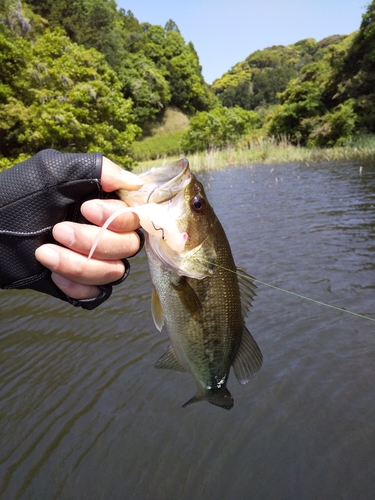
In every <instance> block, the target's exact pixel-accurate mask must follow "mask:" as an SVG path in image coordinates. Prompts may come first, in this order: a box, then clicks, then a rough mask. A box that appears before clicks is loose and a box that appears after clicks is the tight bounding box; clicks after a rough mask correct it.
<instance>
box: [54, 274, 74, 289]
mask: <svg viewBox="0 0 375 500" xmlns="http://www.w3.org/2000/svg"><path fill="white" fill-rule="evenodd" d="M51 278H52V281H53V282H54V283H55V285H57V286H58V287H59V288H68V286H69V285H70V284H71V280H68V279H67V278H64V276H61V274H56V273H52V274H51Z"/></svg>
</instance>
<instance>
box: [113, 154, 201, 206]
mask: <svg viewBox="0 0 375 500" xmlns="http://www.w3.org/2000/svg"><path fill="white" fill-rule="evenodd" d="M139 177H140V178H141V179H142V180H143V182H144V185H143V187H142V188H141V189H139V190H138V191H124V190H119V191H118V195H119V196H120V198H121V199H122V200H123V201H125V202H126V203H127V204H128V205H130V206H132V207H135V206H138V205H144V204H146V203H158V204H160V203H165V202H168V201H170V200H171V199H172V198H174V196H176V194H178V193H180V192H181V191H183V190H184V189H185V188H186V186H187V185H188V184H189V182H190V180H191V172H190V168H189V162H188V160H187V159H186V158H182V159H181V160H178V161H174V162H171V163H166V164H165V165H163V166H162V167H157V168H152V169H151V170H149V171H148V172H145V173H143V174H140V175H139Z"/></svg>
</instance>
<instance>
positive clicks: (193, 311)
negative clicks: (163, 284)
mask: <svg viewBox="0 0 375 500" xmlns="http://www.w3.org/2000/svg"><path fill="white" fill-rule="evenodd" d="M171 285H172V287H173V288H174V289H175V290H176V292H177V295H178V297H179V299H180V301H181V303H182V305H183V306H184V308H185V309H186V310H187V311H188V313H189V314H190V316H192V318H193V319H194V320H195V321H199V322H202V304H201V301H200V300H199V297H198V296H197V294H196V293H195V291H194V290H193V289H192V287H191V286H190V285H189V283H188V282H187V281H186V278H185V277H184V276H183V277H182V278H180V280H179V281H178V283H177V284H175V283H171Z"/></svg>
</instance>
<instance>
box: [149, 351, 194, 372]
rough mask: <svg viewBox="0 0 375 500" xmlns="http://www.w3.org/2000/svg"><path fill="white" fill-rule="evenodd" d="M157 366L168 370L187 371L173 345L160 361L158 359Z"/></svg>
mask: <svg viewBox="0 0 375 500" xmlns="http://www.w3.org/2000/svg"><path fill="white" fill-rule="evenodd" d="M155 368H164V369H166V370H174V371H176V372H186V370H185V368H184V367H183V366H182V364H181V363H180V362H179V360H178V359H177V356H176V354H175V353H174V350H173V348H172V346H169V347H168V350H167V352H165V353H164V354H163V356H162V357H161V358H160V359H159V361H157V363H156V364H155Z"/></svg>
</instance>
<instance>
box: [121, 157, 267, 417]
mask: <svg viewBox="0 0 375 500" xmlns="http://www.w3.org/2000/svg"><path fill="white" fill-rule="evenodd" d="M179 167H180V169H181V171H182V169H183V172H184V176H185V177H184V179H185V180H186V176H190V177H188V178H190V182H189V183H188V184H187V185H186V186H184V187H183V188H182V189H181V190H180V191H178V188H176V187H174V183H173V175H175V176H176V179H177V180H178V185H179V186H180V185H181V178H182V175H181V171H180V172H179ZM161 169H163V172H162V173H161V172H160V169H156V170H158V177H159V178H162V179H163V182H165V180H166V179H168V189H169V190H170V192H171V193H172V192H173V196H172V195H171V196H170V199H169V200H168V201H164V203H168V212H169V214H170V215H172V216H173V214H174V210H176V222H177V226H178V228H179V230H180V231H181V232H186V233H187V235H188V237H187V242H186V245H185V249H184V251H183V252H180V253H177V252H174V251H172V250H171V248H169V247H168V241H165V240H164V239H163V238H160V237H158V236H156V235H153V234H146V245H145V249H146V254H147V258H148V263H149V268H150V274H151V280H152V283H153V287H154V290H153V296H152V312H153V317H154V320H155V324H156V326H157V328H159V329H160V330H161V328H162V327H163V325H164V324H165V326H166V329H167V332H168V336H169V339H170V342H171V345H170V347H169V349H168V351H167V352H166V353H165V354H164V355H163V356H162V357H161V358H160V359H159V361H158V362H157V363H156V365H155V366H156V367H157V368H167V369H172V370H176V371H180V372H184V371H186V372H189V373H191V374H192V375H193V377H194V379H195V381H196V384H197V392H196V394H195V396H194V397H193V398H191V399H190V400H189V401H188V402H187V403H185V405H184V406H187V405H189V404H191V403H194V402H197V401H203V400H207V401H209V402H210V403H212V404H214V405H217V406H221V407H223V408H225V409H230V408H232V406H233V398H232V396H231V394H230V392H229V391H228V389H227V387H226V385H227V380H228V375H229V372H230V369H231V367H233V369H234V373H235V375H236V377H237V379H238V380H239V382H240V383H242V384H245V383H247V382H248V381H249V379H250V377H251V376H252V375H253V374H254V373H256V372H257V371H258V370H259V369H260V367H261V364H262V354H261V351H260V349H259V347H258V345H257V343H256V342H255V340H254V339H253V337H252V336H251V334H250V332H249V331H248V330H247V328H246V326H245V323H244V316H245V314H246V313H247V309H248V307H249V306H250V303H251V300H252V298H253V297H254V289H255V286H254V284H253V283H252V281H251V278H250V277H248V276H246V275H245V273H243V272H241V273H240V274H238V273H237V269H236V266H235V263H234V260H233V257H232V253H231V249H230V245H229V242H228V240H227V237H226V235H225V232H224V230H223V228H222V226H221V224H220V222H219V220H218V218H217V217H216V215H215V213H214V211H213V209H212V207H211V206H210V205H209V203H208V200H207V196H206V194H205V192H204V189H203V186H202V184H201V183H200V182H199V181H198V180H197V179H196V178H195V176H194V175H193V174H191V172H190V170H189V169H188V163H187V160H180V162H174V163H173V164H170V165H164V166H163V167H161ZM153 170H155V169H153ZM168 171H170V173H171V176H170V178H169V177H168ZM176 171H177V175H176ZM147 176H150V178H152V171H150V172H149V173H146V174H144V181H145V183H146V185H147V178H148V177H147ZM152 186H153V192H155V191H157V187H156V188H155V181H154V180H153V184H152ZM161 189H163V186H161ZM164 189H165V188H164ZM172 190H173V191H172ZM130 194H131V193H130ZM180 195H183V199H182V198H181V196H180ZM181 200H182V201H181ZM126 201H127V202H128V203H129V199H128V198H127V200H126ZM175 206H176V207H178V209H177V208H176V209H175Z"/></svg>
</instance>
